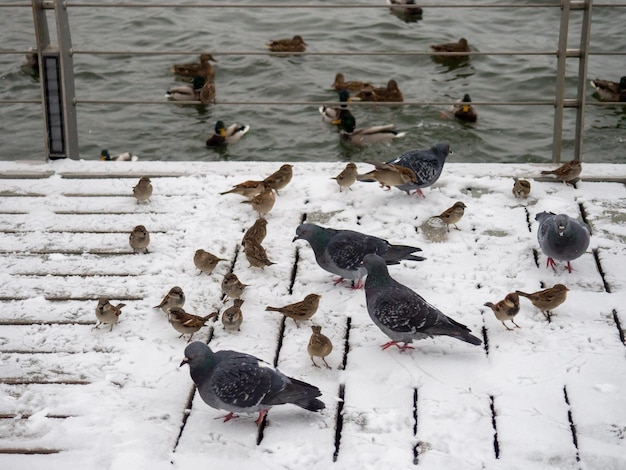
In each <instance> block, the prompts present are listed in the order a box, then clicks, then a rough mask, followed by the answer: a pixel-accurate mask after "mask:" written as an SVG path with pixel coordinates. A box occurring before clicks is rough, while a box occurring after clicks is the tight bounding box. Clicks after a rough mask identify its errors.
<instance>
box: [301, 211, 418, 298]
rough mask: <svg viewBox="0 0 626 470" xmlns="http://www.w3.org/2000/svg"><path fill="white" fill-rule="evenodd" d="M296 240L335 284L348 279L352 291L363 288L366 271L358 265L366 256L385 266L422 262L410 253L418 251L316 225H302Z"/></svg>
mask: <svg viewBox="0 0 626 470" xmlns="http://www.w3.org/2000/svg"><path fill="white" fill-rule="evenodd" d="M295 240H306V241H308V242H309V244H310V245H311V248H312V249H313V252H314V253H315V260H316V261H317V264H319V266H320V267H321V268H322V269H324V270H325V271H328V272H330V273H333V274H337V275H338V276H340V279H338V280H337V281H336V282H335V284H339V283H340V282H341V281H343V280H344V279H349V280H351V281H352V286H353V287H354V288H355V289H360V288H361V287H363V281H362V278H363V276H365V273H366V270H365V268H364V267H363V266H362V264H361V263H362V261H363V257H364V256H365V255H366V254H368V253H376V254H378V255H380V256H382V258H383V259H384V260H385V262H386V263H387V264H399V263H400V261H402V260H407V261H423V260H424V259H425V258H423V257H421V256H416V255H414V254H413V253H414V252H416V251H422V249H421V248H417V247H414V246H408V245H392V244H391V243H389V242H388V241H387V240H384V239H382V238H378V237H374V236H372V235H366V234H364V233H360V232H355V231H353V230H336V229H333V228H324V227H320V226H319V225H316V224H308V223H304V224H301V225H300V226H298V228H297V229H296V236H295V237H294V239H293V241H295ZM355 281H356V284H355Z"/></svg>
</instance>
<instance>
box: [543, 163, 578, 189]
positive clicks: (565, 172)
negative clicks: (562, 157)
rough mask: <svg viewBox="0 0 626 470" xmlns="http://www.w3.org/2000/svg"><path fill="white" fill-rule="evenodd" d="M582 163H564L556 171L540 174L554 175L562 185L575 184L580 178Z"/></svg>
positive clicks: (545, 171)
mask: <svg viewBox="0 0 626 470" xmlns="http://www.w3.org/2000/svg"><path fill="white" fill-rule="evenodd" d="M582 169H583V167H582V162H579V161H576V160H572V161H571V162H567V163H564V164H563V165H561V166H560V167H558V168H557V169H556V170H550V171H548V170H544V171H542V172H541V174H542V175H554V176H556V178H557V179H559V180H561V181H563V182H564V183H566V184H568V183H572V184H573V183H575V182H576V181H577V179H578V177H579V176H580V173H581V171H582Z"/></svg>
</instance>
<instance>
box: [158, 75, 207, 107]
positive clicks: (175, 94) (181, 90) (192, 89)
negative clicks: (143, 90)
mask: <svg viewBox="0 0 626 470" xmlns="http://www.w3.org/2000/svg"><path fill="white" fill-rule="evenodd" d="M205 83H206V80H205V79H204V77H200V76H197V77H193V80H191V84H190V85H182V86H176V87H172V88H170V89H169V90H167V92H166V93H165V96H166V97H167V99H168V100H172V101H200V90H202V87H203V86H204V84H205Z"/></svg>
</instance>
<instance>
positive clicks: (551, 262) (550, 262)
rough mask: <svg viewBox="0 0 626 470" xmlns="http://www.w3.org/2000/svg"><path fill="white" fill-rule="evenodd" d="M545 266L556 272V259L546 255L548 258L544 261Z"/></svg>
mask: <svg viewBox="0 0 626 470" xmlns="http://www.w3.org/2000/svg"><path fill="white" fill-rule="evenodd" d="M568 264H569V262H568ZM547 267H550V268H552V270H553V271H554V272H556V261H554V260H553V259H552V258H550V257H548V260H547V261H546V268H547ZM570 272H571V271H570Z"/></svg>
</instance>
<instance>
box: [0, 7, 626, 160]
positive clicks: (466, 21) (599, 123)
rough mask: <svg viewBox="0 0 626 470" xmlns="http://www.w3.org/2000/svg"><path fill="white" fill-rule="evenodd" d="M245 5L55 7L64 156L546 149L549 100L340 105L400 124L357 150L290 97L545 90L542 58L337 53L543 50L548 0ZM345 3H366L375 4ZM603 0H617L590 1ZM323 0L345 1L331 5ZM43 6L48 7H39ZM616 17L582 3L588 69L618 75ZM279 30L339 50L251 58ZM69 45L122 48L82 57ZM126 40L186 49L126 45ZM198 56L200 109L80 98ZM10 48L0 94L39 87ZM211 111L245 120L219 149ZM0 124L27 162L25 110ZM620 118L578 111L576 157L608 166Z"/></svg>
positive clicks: (620, 21) (22, 18)
mask: <svg viewBox="0 0 626 470" xmlns="http://www.w3.org/2000/svg"><path fill="white" fill-rule="evenodd" d="M133 3H134V4H137V3H144V4H146V5H149V4H154V3H155V2H151V1H148V0H144V1H143V2H137V1H136V2H133ZM169 3H170V4H172V3H181V4H182V3H184V2H183V1H182V0H170V2H169ZM186 3H189V0H188V1H187V2H186ZM246 3H250V4H252V3H253V2H251V0H240V1H239V2H237V3H233V5H237V6H239V8H232V7H231V8H228V7H223V8H163V7H159V8H101V7H100V8H83V7H77V6H72V5H71V4H70V6H69V7H68V8H69V17H70V25H71V33H72V43H73V47H74V48H75V49H76V50H77V53H76V54H75V55H74V65H75V72H76V97H77V99H78V105H77V113H78V123H79V124H78V125H79V144H80V157H81V158H84V159H97V158H98V156H99V152H100V149H102V148H108V149H109V150H110V152H111V153H112V154H114V153H119V152H123V151H127V150H130V151H132V152H134V153H136V154H139V155H140V158H141V159H142V160H143V159H146V160H196V161H211V160H266V161H334V160H355V161H361V160H372V159H376V160H385V159H388V158H391V157H392V156H395V155H396V154H398V153H400V152H403V151H405V150H408V149H411V148H423V147H430V146H431V145H432V144H433V143H435V142H437V141H441V140H448V141H450V142H451V146H452V148H453V149H454V151H455V154H454V155H453V156H452V157H451V159H450V161H470V162H527V161H535V162H541V161H549V160H550V159H551V155H552V126H553V122H554V109H553V107H552V106H549V105H548V106H545V105H544V106H537V105H524V106H518V105H515V106H513V105H500V106H487V105H483V106H480V105H477V110H478V113H479V118H478V122H477V123H476V124H464V123H461V122H459V121H456V120H455V119H443V118H442V115H441V113H442V111H444V110H445V109H446V107H447V106H444V105H426V106H423V105H422V106H419V105H415V104H405V105H403V106H397V107H387V106H385V107H381V106H362V105H361V106H356V105H355V106H354V107H353V109H352V112H353V114H354V115H355V117H356V119H357V124H358V126H369V125H376V124H387V123H395V124H396V126H397V127H398V129H400V130H403V131H406V132H407V136H406V137H405V138H404V139H401V140H396V141H394V142H393V143H392V144H391V145H378V146H372V147H370V148H367V149H363V150H360V149H354V148H351V147H348V146H346V145H344V144H342V143H340V142H339V137H338V134H337V131H336V129H333V128H332V126H330V125H328V124H325V123H323V122H322V120H321V117H320V115H319V113H318V111H317V105H303V104H293V103H294V102H311V101H336V100H337V95H336V93H335V92H334V91H333V90H332V89H331V88H330V85H331V83H332V82H333V79H334V76H335V74H336V73H337V72H340V71H341V72H343V73H344V74H345V75H346V78H347V79H348V80H350V79H355V80H367V81H371V82H373V83H375V84H377V85H384V84H385V83H386V82H387V81H388V80H389V79H390V78H394V79H396V80H397V82H398V84H399V86H400V89H401V90H402V91H403V93H404V98H405V101H406V102H452V101H454V100H456V99H458V98H460V97H461V96H463V94H464V93H469V94H470V95H471V97H472V100H473V101H475V102H479V103H480V102H494V101H499V102H512V101H513V102H517V101H544V100H551V99H553V98H554V90H555V71H556V58H555V57H554V56H553V55H550V56H548V55H516V56H507V55H493V56H472V57H471V58H470V59H469V60H467V61H466V62H465V63H463V64H461V65H458V66H449V65H445V64H440V63H437V62H435V61H434V60H433V59H432V58H431V57H430V56H429V55H398V54H386V55H384V54H380V55H349V53H361V52H368V51H370V52H371V51H377V52H389V53H392V52H428V51H429V50H430V49H429V46H430V45H431V44H434V43H440V42H449V41H456V40H458V39H459V38H460V37H466V38H467V39H468V41H469V43H470V47H471V48H472V50H474V51H480V52H495V51H515V52H524V51H555V50H556V48H557V42H558V29H559V23H560V10H559V9H558V8H542V7H538V6H534V7H528V8H519V9H515V10H513V9H508V8H489V9H488V8H476V7H473V8H438V7H431V8H425V10H424V15H423V18H422V19H421V20H419V21H417V22H405V21H403V20H401V19H399V18H398V17H396V16H394V15H393V14H391V13H390V11H389V10H388V9H387V8H361V9H356V8H338V9H327V8H323V9H313V8H252V7H245V5H246ZM254 3H255V4H259V2H254ZM277 3H278V2H274V3H272V4H277ZM291 3H293V2H291ZM328 3H329V2H309V3H307V4H308V5H316V4H320V5H324V4H328ZM361 3H362V4H368V5H381V4H384V0H364V1H363V2H361ZM465 3H466V4H468V5H471V3H472V2H467V1H466V2H465ZM474 3H475V2H474ZM491 3H497V2H491ZM502 3H504V2H502ZM506 3H507V4H508V3H510V2H506ZM527 3H528V2H527ZM534 3H538V2H534ZM541 3H542V4H546V3H547V2H544V1H542V2H541ZM607 3H618V2H603V4H607ZM222 4H224V5H225V4H226V3H225V2H224V3H222ZM333 4H344V5H354V2H346V1H345V0H335V1H334V2H333ZM522 4H523V2H520V5H522ZM0 13H1V14H2V17H3V20H2V24H3V27H2V28H0V38H1V39H2V45H3V46H2V49H4V50H26V49H28V48H29V47H31V46H33V45H34V30H33V24H32V23H33V22H32V13H31V9H30V8H29V7H27V8H19V7H14V8H11V9H9V8H2V9H0ZM48 16H49V18H52V13H51V12H49V13H48ZM581 16H582V14H581V13H580V12H574V13H573V14H572V19H571V21H570V40H569V47H570V48H574V47H577V45H578V33H579V31H580V28H581V26H580V25H581V21H580V19H581ZM625 20H626V8H613V9H609V8H607V7H602V6H597V7H594V11H593V25H592V31H591V37H592V41H591V46H590V51H591V55H590V58H589V67H588V78H589V79H591V78H596V77H600V78H605V79H610V80H614V81H618V80H619V77H620V76H622V75H624V74H626V56H624V55H606V54H604V55H600V54H594V52H596V53H597V52H624V50H625V49H624V48H625V47H626V28H624V24H626V21H625ZM50 24H51V27H52V22H50ZM294 34H301V35H302V36H303V37H304V39H305V40H306V42H307V43H308V44H309V46H308V49H307V51H308V52H311V53H315V52H332V53H341V54H336V55H315V54H311V55H305V56H291V57H278V56H272V55H269V54H267V53H265V52H266V50H265V48H264V43H265V42H266V41H267V40H269V39H275V38H281V37H291V36H293V35H294ZM81 51H115V52H125V53H124V54H115V55H101V54H97V55H95V54H86V53H81ZM138 51H142V52H163V51H166V52H167V51H169V52H172V51H189V52H190V53H189V54H184V53H183V54H176V55H165V54H155V55H135V54H131V53H130V52H138ZM199 51H209V52H212V53H214V56H215V57H216V58H217V60H218V62H217V63H216V64H215V68H216V78H215V82H216V88H217V100H218V102H217V104H215V105H210V106H207V107H202V108H200V107H194V106H187V107H179V106H174V105H168V104H132V105H128V104H116V103H103V104H92V103H82V102H81V100H98V101H100V100H101V101H110V100H115V101H118V100H138V101H165V97H164V93H165V91H166V90H167V89H168V88H169V87H171V86H174V85H177V84H181V83H182V82H181V81H180V79H177V77H176V76H174V75H173V74H171V73H170V72H169V66H170V65H171V64H172V63H177V62H188V61H192V60H195V59H197V54H196V53H197V52H199ZM244 53H249V54H244ZM343 53H345V54H343ZM22 58H23V56H22V55H21V54H0V74H1V76H0V79H1V81H0V100H22V99H24V100H32V99H38V98H39V84H38V82H36V81H35V80H33V79H32V78H31V77H29V76H27V75H26V74H24V73H23V72H22V71H21V70H20V62H21V61H22ZM567 71H568V79H567V84H566V85H567V94H566V96H567V97H571V98H574V97H575V91H576V86H577V80H576V75H577V71H578V62H577V60H575V59H568V66H567ZM587 98H588V101H589V102H590V103H594V102H597V100H596V99H595V97H593V89H592V88H590V87H588V90H587ZM249 102H265V103H267V102H270V104H263V105H258V104H256V105H255V104H250V103H249ZM274 102H275V103H276V104H271V103H274ZM229 103H230V104H229ZM218 119H221V120H223V121H225V123H226V124H229V123H231V122H239V123H245V124H249V125H250V126H251V130H250V132H249V133H248V134H247V135H246V136H245V137H244V138H243V139H242V140H241V141H240V142H239V143H237V144H235V145H233V146H231V147H229V148H228V149H226V150H222V151H215V150H211V149H207V148H206V147H205V146H204V141H205V140H206V138H207V137H208V136H209V135H210V133H211V132H212V128H213V126H214V124H215V121H216V120H218ZM0 121H1V125H0V128H1V129H2V144H3V145H2V152H1V155H0V159H5V160H11V159H20V160H21V159H40V158H42V155H43V137H42V119H41V108H40V105H38V104H24V103H19V104H2V103H0ZM574 126H575V110H574V109H566V110H565V121H564V142H563V154H562V159H563V160H567V159H569V158H571V157H572V155H573V147H574V144H573V135H574V133H573V130H574ZM625 126H626V107H614V106H612V107H606V106H604V107H600V106H588V107H587V113H586V115H585V137H584V159H585V161H590V162H624V155H625V154H626V151H625V150H626V144H625V142H624V140H625V139H626V134H625V133H624V127H625Z"/></svg>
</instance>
